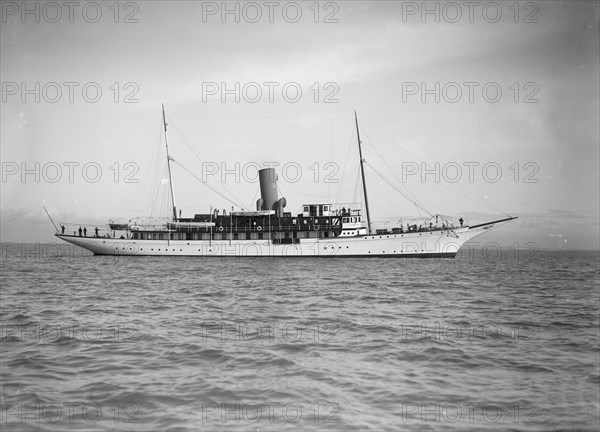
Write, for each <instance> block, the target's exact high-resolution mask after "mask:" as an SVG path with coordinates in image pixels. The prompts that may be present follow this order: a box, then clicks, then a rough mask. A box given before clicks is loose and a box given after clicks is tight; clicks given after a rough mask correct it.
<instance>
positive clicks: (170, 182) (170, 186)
mask: <svg viewBox="0 0 600 432" xmlns="http://www.w3.org/2000/svg"><path fill="white" fill-rule="evenodd" d="M161 105H162V114H163V124H164V126H165V146H166V147H167V169H168V171H169V188H170V189H171V202H172V203H173V221H176V220H177V208H176V207H175V195H174V194H173V179H172V178H171V157H170V156H169V141H168V140H167V119H166V117H165V104H161Z"/></svg>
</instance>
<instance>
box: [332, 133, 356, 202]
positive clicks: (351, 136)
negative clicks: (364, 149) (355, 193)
mask: <svg viewBox="0 0 600 432" xmlns="http://www.w3.org/2000/svg"><path fill="white" fill-rule="evenodd" d="M353 139H354V127H353V128H352V134H351V135H350V140H349V141H348V151H347V152H346V160H345V161H344V169H343V170H342V177H341V178H340V187H339V188H338V193H337V195H336V198H335V200H336V201H339V200H340V194H341V190H342V184H343V182H344V174H345V173H346V168H347V166H348V158H349V157H350V150H351V149H352V140H353Z"/></svg>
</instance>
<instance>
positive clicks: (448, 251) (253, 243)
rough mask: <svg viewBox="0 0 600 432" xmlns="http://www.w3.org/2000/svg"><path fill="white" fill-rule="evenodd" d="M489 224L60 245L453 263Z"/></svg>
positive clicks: (110, 251)
mask: <svg viewBox="0 0 600 432" xmlns="http://www.w3.org/2000/svg"><path fill="white" fill-rule="evenodd" d="M494 225H495V223H493V222H492V223H489V224H485V225H480V226H477V227H473V228H469V227H464V228H455V229H454V230H453V231H423V232H412V233H404V234H382V235H365V236H357V237H336V238H314V239H312V238H309V239H301V240H300V243H297V244H274V243H273V242H270V241H269V240H213V241H210V242H209V241H208V240H169V241H167V240H132V239H116V238H101V237H98V238H97V237H76V236H65V235H60V234H57V237H59V238H60V239H62V240H64V241H67V242H69V243H72V244H74V245H76V246H79V247H82V248H84V249H87V250H89V251H91V252H93V253H94V254H95V255H121V256H123V255H126V256H200V257H209V256H213V257H227V256H230V257H422V258H438V257H449V258H451V257H454V256H455V255H456V253H457V252H458V250H459V249H460V247H461V246H462V245H463V244H464V243H465V242H467V241H469V240H471V239H472V238H474V237H475V236H477V235H479V234H482V233H483V232H485V231H486V230H488V229H490V228H492V227H493V226H494Z"/></svg>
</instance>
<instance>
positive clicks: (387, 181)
mask: <svg viewBox="0 0 600 432" xmlns="http://www.w3.org/2000/svg"><path fill="white" fill-rule="evenodd" d="M365 163H366V164H367V165H368V166H369V167H370V168H371V169H372V170H373V171H374V172H375V174H377V175H378V176H379V177H380V178H381V179H382V180H383V181H385V182H386V183H387V184H389V185H390V186H391V187H392V188H393V189H394V190H396V192H398V193H400V194H401V195H402V196H404V198H406V199H407V200H409V201H410V202H411V203H413V204H414V205H415V207H417V209H419V208H420V209H421V210H423V211H424V212H425V213H427V214H428V215H429V216H434V214H433V213H431V212H430V211H429V210H427V209H426V208H425V207H423V206H422V205H420V204H419V203H418V202H417V201H413V200H411V199H410V197H408V196H407V195H406V194H405V193H404V192H402V191H401V190H400V189H399V188H397V187H396V186H395V185H394V184H393V183H392V182H391V181H389V180H388V179H387V178H386V177H385V176H384V175H383V174H382V173H380V172H379V171H378V170H376V169H375V167H373V165H371V164H370V163H368V162H367V161H365ZM419 216H421V215H420V214H419Z"/></svg>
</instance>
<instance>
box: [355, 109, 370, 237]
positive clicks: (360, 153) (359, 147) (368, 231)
mask: <svg viewBox="0 0 600 432" xmlns="http://www.w3.org/2000/svg"><path fill="white" fill-rule="evenodd" d="M354 121H355V122H356V138H357V139H358V156H359V158H360V177H361V179H362V185H363V193H364V195H365V209H366V212H367V234H371V217H370V215H369V199H368V198H367V183H366V182H365V167H364V161H365V160H364V159H363V157H362V148H361V146H360V132H359V131H358V117H357V116H356V110H354Z"/></svg>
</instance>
